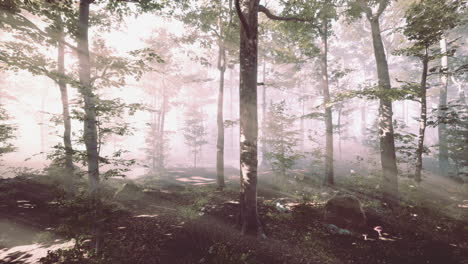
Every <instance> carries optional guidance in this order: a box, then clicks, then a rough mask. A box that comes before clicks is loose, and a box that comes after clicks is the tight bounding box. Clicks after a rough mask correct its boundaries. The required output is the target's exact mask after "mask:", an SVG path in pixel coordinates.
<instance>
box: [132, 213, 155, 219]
mask: <svg viewBox="0 0 468 264" xmlns="http://www.w3.org/2000/svg"><path fill="white" fill-rule="evenodd" d="M135 217H137V218H141V217H148V218H156V217H158V215H157V214H154V215H146V214H142V215H137V216H135Z"/></svg>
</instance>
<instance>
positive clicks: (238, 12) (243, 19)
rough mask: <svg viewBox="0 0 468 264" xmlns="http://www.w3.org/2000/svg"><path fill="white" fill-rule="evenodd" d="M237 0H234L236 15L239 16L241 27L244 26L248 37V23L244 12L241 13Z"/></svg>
mask: <svg viewBox="0 0 468 264" xmlns="http://www.w3.org/2000/svg"><path fill="white" fill-rule="evenodd" d="M239 1H240V0H236V1H235V5H236V12H237V16H238V17H239V20H240V22H241V24H242V28H244V32H245V35H246V36H247V38H250V27H249V23H247V19H246V18H245V16H244V13H242V9H241V7H240V3H239Z"/></svg>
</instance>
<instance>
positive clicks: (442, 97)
mask: <svg viewBox="0 0 468 264" xmlns="http://www.w3.org/2000/svg"><path fill="white" fill-rule="evenodd" d="M440 51H441V53H442V54H445V53H447V42H446V39H445V38H442V39H441V40H440ZM441 67H442V75H441V76H440V81H441V87H440V94H439V116H444V115H445V108H446V106H447V87H448V75H447V72H448V60H447V56H446V55H445V56H443V57H442V58H441ZM437 130H438V134H439V171H440V174H441V175H442V176H445V177H446V176H448V169H449V159H448V146H447V125H446V124H444V123H440V124H439V125H438V127H437Z"/></svg>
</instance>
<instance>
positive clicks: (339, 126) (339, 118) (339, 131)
mask: <svg viewBox="0 0 468 264" xmlns="http://www.w3.org/2000/svg"><path fill="white" fill-rule="evenodd" d="M342 111H343V106H340V109H339V110H338V151H339V153H340V160H341V155H342V151H341V112H342Z"/></svg>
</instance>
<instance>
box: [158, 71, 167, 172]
mask: <svg viewBox="0 0 468 264" xmlns="http://www.w3.org/2000/svg"><path fill="white" fill-rule="evenodd" d="M162 85H163V86H162V100H163V101H162V105H161V118H160V123H159V127H158V128H159V133H158V136H159V139H158V141H159V145H158V172H159V173H160V174H162V173H163V170H164V127H165V121H166V112H167V94H166V85H165V83H164V76H163V82H162Z"/></svg>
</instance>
